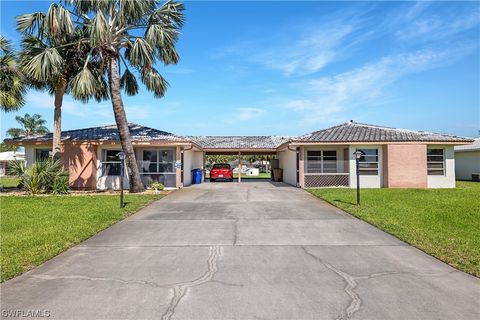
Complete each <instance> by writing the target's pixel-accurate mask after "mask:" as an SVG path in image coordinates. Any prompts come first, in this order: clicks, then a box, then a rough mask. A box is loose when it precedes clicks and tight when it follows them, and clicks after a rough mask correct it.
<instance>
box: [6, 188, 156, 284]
mask: <svg viewBox="0 0 480 320" xmlns="http://www.w3.org/2000/svg"><path fill="white" fill-rule="evenodd" d="M161 197H162V195H152V194H131V195H130V194H127V195H125V202H126V206H125V207H124V208H123V209H120V208H119V196H118V195H78V196H75V195H70V196H2V197H0V209H1V217H0V218H1V221H0V234H1V247H0V249H1V274H0V279H1V281H2V282H3V281H5V280H8V279H10V278H13V277H14V276H16V275H19V274H21V273H23V272H25V271H27V270H29V269H32V268H33V267H35V266H38V265H39V264H41V263H43V262H45V261H47V260H49V259H51V258H52V257H54V256H56V255H57V254H59V253H61V252H62V251H65V250H66V249H68V248H70V247H72V246H74V245H76V244H78V243H80V242H82V241H83V240H85V239H87V238H89V237H91V236H93V235H94V234H96V233H98V232H99V231H101V230H103V229H105V228H107V227H109V226H111V225H112V224H113V223H115V222H117V221H119V220H122V219H124V218H125V217H127V216H128V215H130V214H132V213H134V212H136V211H138V210H139V209H140V208H142V207H144V206H146V205H147V204H149V203H150V202H152V201H154V200H158V199H160V198H161Z"/></svg>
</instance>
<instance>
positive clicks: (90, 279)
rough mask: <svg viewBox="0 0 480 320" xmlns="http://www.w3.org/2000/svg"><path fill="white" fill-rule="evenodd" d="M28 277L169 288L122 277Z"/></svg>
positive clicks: (44, 275)
mask: <svg viewBox="0 0 480 320" xmlns="http://www.w3.org/2000/svg"><path fill="white" fill-rule="evenodd" d="M28 277H30V278H34V279H40V280H85V281H112V282H118V283H122V284H139V285H148V286H152V287H156V288H170V286H168V285H161V284H158V283H155V282H152V281H145V280H124V279H115V278H95V277H87V276H79V275H72V276H52V275H47V274H42V275H29V276H28Z"/></svg>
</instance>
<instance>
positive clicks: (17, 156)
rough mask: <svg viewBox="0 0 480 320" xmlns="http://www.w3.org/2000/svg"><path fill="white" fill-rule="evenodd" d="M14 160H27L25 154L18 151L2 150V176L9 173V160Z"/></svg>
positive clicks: (0, 160)
mask: <svg viewBox="0 0 480 320" xmlns="http://www.w3.org/2000/svg"><path fill="white" fill-rule="evenodd" d="M13 160H25V154H24V153H23V152H17V151H6V152H0V177H3V176H6V175H7V173H8V172H7V166H8V162H9V161H13Z"/></svg>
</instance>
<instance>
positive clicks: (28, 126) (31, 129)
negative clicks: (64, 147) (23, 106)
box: [7, 113, 49, 138]
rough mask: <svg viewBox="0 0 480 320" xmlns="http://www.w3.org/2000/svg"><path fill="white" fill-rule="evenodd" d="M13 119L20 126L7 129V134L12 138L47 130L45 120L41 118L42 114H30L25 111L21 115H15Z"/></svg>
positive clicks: (29, 135) (38, 133)
mask: <svg viewBox="0 0 480 320" xmlns="http://www.w3.org/2000/svg"><path fill="white" fill-rule="evenodd" d="M15 120H16V121H17V122H18V123H19V124H20V126H21V128H11V129H8V130H7V134H8V135H9V136H11V137H13V138H18V137H21V136H25V137H31V136H34V135H42V134H46V133H48V132H49V131H48V128H47V127H46V126H45V124H46V123H47V121H46V120H45V119H42V116H41V115H39V114H34V115H32V116H31V115H29V114H28V113H25V115H24V116H23V117H21V116H16V117H15Z"/></svg>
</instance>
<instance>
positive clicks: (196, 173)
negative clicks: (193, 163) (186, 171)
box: [192, 169, 202, 184]
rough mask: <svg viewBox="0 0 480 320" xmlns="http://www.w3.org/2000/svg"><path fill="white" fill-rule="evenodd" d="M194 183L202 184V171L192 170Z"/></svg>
mask: <svg viewBox="0 0 480 320" xmlns="http://www.w3.org/2000/svg"><path fill="white" fill-rule="evenodd" d="M192 183H193V184H200V183H202V169H193V170H192Z"/></svg>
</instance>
